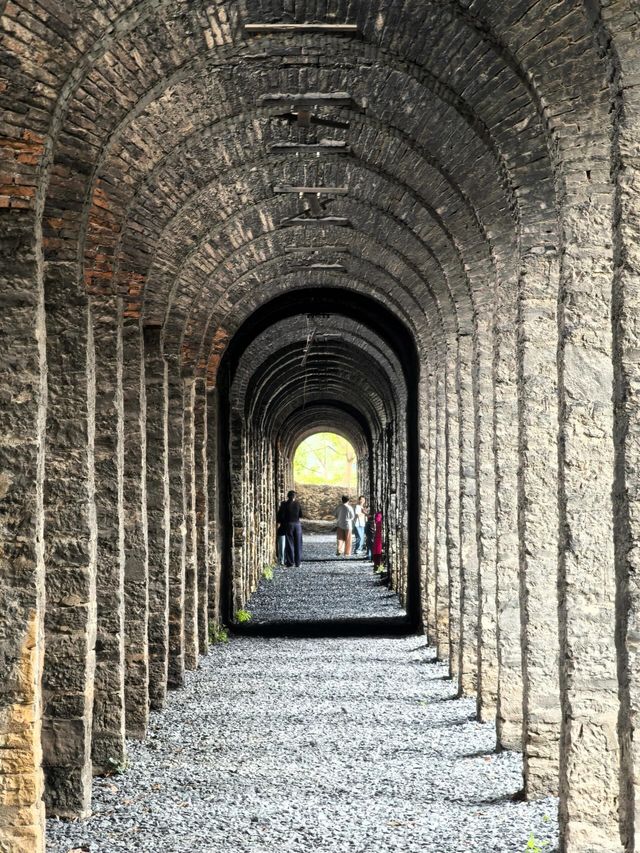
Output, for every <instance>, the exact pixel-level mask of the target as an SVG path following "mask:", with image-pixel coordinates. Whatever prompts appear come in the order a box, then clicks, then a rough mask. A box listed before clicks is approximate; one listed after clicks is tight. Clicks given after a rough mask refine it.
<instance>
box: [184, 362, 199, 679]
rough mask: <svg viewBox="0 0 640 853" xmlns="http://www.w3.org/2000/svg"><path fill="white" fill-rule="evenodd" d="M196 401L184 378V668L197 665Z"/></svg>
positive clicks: (192, 382)
mask: <svg viewBox="0 0 640 853" xmlns="http://www.w3.org/2000/svg"><path fill="white" fill-rule="evenodd" d="M195 399H196V383H195V380H194V378H193V377H192V376H187V377H185V379H184V444H183V458H184V484H185V496H186V500H185V526H186V542H185V573H184V665H185V668H186V669H197V666H198V565H197V553H198V546H197V534H196V482H195V421H194V416H195V411H194V410H195Z"/></svg>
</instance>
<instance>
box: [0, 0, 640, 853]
mask: <svg viewBox="0 0 640 853" xmlns="http://www.w3.org/2000/svg"><path fill="white" fill-rule="evenodd" d="M107 7H108V10H107ZM506 7H508V8H506ZM505 8H506V11H505ZM341 16H342V17H344V16H346V18H347V23H351V24H354V25H356V27H357V29H358V31H359V32H358V34H357V37H352V36H351V35H350V34H349V33H346V34H345V33H344V32H339V31H336V29H335V28H333V29H331V30H326V29H323V28H322V22H323V21H324V22H325V23H326V21H327V20H330V21H331V22H332V23H334V24H335V23H336V20H338V19H340V17H341ZM251 20H254V22H256V21H257V22H262V23H263V24H269V23H275V24H277V23H282V22H283V21H285V22H286V23H287V24H289V25H295V24H296V23H297V24H303V23H308V22H309V21H316V22H317V23H316V26H315V28H313V31H309V28H302V29H300V28H296V26H293V28H292V27H291V26H289V27H288V28H287V29H286V31H285V32H282V31H279V32H269V33H266V34H265V33H264V32H263V33H258V34H254V33H252V32H250V31H247V30H245V29H244V28H243V23H247V22H251ZM338 22H339V20H338ZM0 26H1V28H2V38H3V45H4V50H3V52H2V55H1V56H0V65H1V68H0V80H1V81H2V82H1V83H0V105H1V107H2V115H3V121H2V131H1V135H0V158H1V172H2V180H1V181H0V308H1V309H2V310H1V311H0V352H1V356H0V383H1V384H0V526H1V530H2V537H1V538H2V543H1V547H0V605H1V606H0V620H1V625H0V738H1V740H0V744H1V746H2V752H3V763H2V767H1V768H0V777H1V778H0V849H2V850H3V851H4V850H8V851H10V853H32V851H42V850H43V849H44V834H43V825H44V824H43V820H44V809H43V792H44V802H46V806H47V808H48V810H49V813H50V814H59V815H62V816H65V817H79V816H82V815H84V814H86V813H87V812H88V810H89V809H90V793H91V778H92V773H93V772H94V771H95V772H105V771H107V770H108V769H109V767H110V766H111V764H116V765H117V764H119V763H121V762H122V761H124V758H125V742H124V733H125V731H127V732H128V733H129V734H131V735H133V736H136V737H144V735H145V732H146V727H147V721H148V713H149V708H150V707H154V708H160V707H161V706H162V704H163V703H164V701H165V697H166V691H167V688H168V687H174V688H176V687H179V686H180V685H181V684H182V683H183V682H184V677H185V670H186V669H189V668H194V667H196V666H197V665H198V660H199V654H200V653H201V652H204V651H206V646H207V644H206V632H207V627H208V622H209V619H210V618H211V614H213V619H214V620H215V621H219V620H223V619H228V618H229V617H230V616H232V615H233V612H232V611H233V610H234V607H238V606H240V605H241V604H243V603H245V602H246V600H247V597H248V595H249V594H250V592H251V590H252V589H254V588H255V585H256V583H257V582H258V580H259V577H260V573H261V571H262V568H263V567H264V565H265V564H266V563H268V562H271V561H272V559H273V554H274V539H273V536H274V524H273V520H274V514H275V509H276V496H280V495H282V494H283V492H286V490H287V488H289V487H291V485H292V470H291V466H290V463H291V457H292V450H293V448H294V446H295V443H296V441H299V440H300V438H301V437H302V436H303V435H305V434H308V431H309V430H312V429H316V430H317V429H321V428H327V427H335V428H336V429H340V430H342V432H343V433H344V434H345V436H346V437H348V438H349V440H351V441H352V444H353V445H354V447H356V451H357V453H358V462H359V471H360V472H361V483H360V486H359V490H363V491H366V492H368V493H371V494H372V495H373V496H374V498H375V501H376V503H378V502H380V503H381V505H382V506H383V508H384V517H385V539H386V545H387V549H386V550H387V556H388V559H389V568H390V573H391V583H392V586H393V588H394V589H395V590H396V591H397V592H398V593H399V595H400V596H401V597H402V598H403V600H406V601H411V595H410V594H409V592H410V585H411V583H412V574H411V571H410V567H411V565H413V563H415V564H417V565H419V566H420V567H421V568H420V571H421V576H420V578H419V580H420V588H421V592H422V595H421V598H420V602H421V606H422V611H421V615H422V621H423V623H424V625H425V626H426V630H427V633H428V639H429V641H430V642H431V643H432V644H433V645H434V646H435V647H436V648H437V652H438V655H439V656H440V657H441V658H442V660H443V661H446V662H447V663H448V666H449V672H450V674H451V677H452V678H453V679H454V680H455V684H456V687H457V689H458V690H459V691H460V692H466V693H473V692H475V691H477V693H478V713H479V716H480V717H481V718H482V719H483V720H487V721H489V720H493V719H496V718H497V723H498V745H499V746H500V747H509V748H512V749H521V750H522V751H523V758H524V778H523V785H524V792H525V795H526V796H527V797H537V796H545V795H547V794H549V793H556V792H557V793H558V794H559V796H560V801H561V830H562V850H563V853H585V851H589V853H620V851H622V850H624V851H625V853H632V851H634V850H635V849H636V848H637V847H638V841H637V838H638V837H639V834H640V817H639V815H638V810H637V809H636V808H635V804H636V802H637V801H638V800H639V798H640V791H639V790H638V788H639V785H640V783H639V782H638V780H639V779H640V747H639V746H638V744H639V743H640V738H639V737H638V736H637V735H638V733H637V731H636V729H637V720H638V719H639V718H640V716H639V715H640V664H639V660H640V658H639V656H638V650H637V637H638V625H639V624H640V591H639V585H638V580H637V578H638V574H639V572H638V563H639V559H638V553H640V511H639V508H638V507H639V504H640V490H639V489H638V470H639V468H640V427H639V424H640V392H639V390H638V389H639V388H640V375H639V374H640V371H639V368H638V364H639V363H640V359H639V358H638V352H639V351H640V331H639V328H638V316H639V300H638V292H639V287H638V282H639V280H640V258H639V255H638V245H640V226H639V222H640V215H639V210H640V189H639V188H640V181H639V180H638V172H639V167H638V163H639V156H640V149H639V146H638V138H639V128H640V94H639V87H638V80H639V79H640V48H639V47H638V45H640V31H639V25H638V15H637V2H635V0H607V2H606V3H605V2H603V0H589V2H578V0H566V2H563V3H558V2H555V0H539V2H533V0H513V1H512V2H510V3H509V4H505V3H504V2H498V0H476V2H473V3H468V2H464V3H463V2H450V3H446V4H443V3H438V2H435V1H434V0H433V1H432V0H426V2H425V1H424V0H406V1H405V2H403V3H396V4H393V3H388V2H383V0H367V2H364V0H354V2H353V3H349V4H345V3H342V4H340V3H333V4H331V3H327V2H313V3H311V2H310V0H300V2H296V3H290V2H281V0H275V2H273V3H269V4H260V3H257V2H255V0H247V2H246V3H244V4H237V3H235V4H234V3H231V2H227V0H220V2H217V3H215V4H212V3H205V2H204V0H194V2H189V3H178V2H173V0H167V2H141V3H134V4H131V3H126V2H122V3H113V4H105V3H103V2H97V0H82V2H80V0H64V2H63V0H47V2H46V3H35V4H34V3H30V2H26V0H14V2H11V3H3V4H2V16H1V24H0ZM451 45H453V46H454V48H453V49H452V48H451V47H450V46H451ZM460 45H463V46H464V49H458V47H459V46H460ZM338 91H339V92H340V93H342V94H343V95H344V97H341V98H340V102H341V103H340V105H336V104H335V103H333V102H330V103H329V104H327V102H326V101H325V102H323V101H322V97H321V98H319V99H316V101H317V103H316V101H314V105H313V110H312V112H313V116H311V115H309V110H308V106H309V104H308V100H309V98H308V96H309V93H315V95H318V94H320V95H321V96H322V95H323V93H325V94H330V93H332V92H333V93H336V92H338ZM283 92H284V93H289V94H291V96H292V97H291V98H289V94H288V95H287V99H286V104H285V105H284V106H283V105H282V104H279V105H278V106H277V107H274V108H273V109H272V108H271V106H270V105H269V96H270V95H274V94H276V95H277V93H283ZM296 97H298V98H299V101H298V106H297V107H296ZM305 98H306V100H305ZM291 101H293V102H294V103H293V104H292V103H291ZM300 104H302V105H303V106H304V105H306V108H305V109H303V108H302V107H301V106H300ZM285 107H286V112H285ZM296 109H297V112H296ZM338 112H339V113H340V120H339V121H337V120H336V114H337V113H338ZM329 113H330V116H331V121H330V122H329V125H330V126H329V127H327V122H326V121H323V119H326V118H328V117H329ZM275 115H277V116H278V118H277V120H274V116H275ZM283 116H284V117H283ZM312 119H313V120H312ZM318 121H320V125H318ZM291 124H293V125H294V128H293V131H292V129H291V127H290V125H291ZM319 126H321V127H322V128H323V130H322V133H323V134H326V135H327V136H328V137H330V141H331V145H330V146H327V145H326V141H325V139H324V137H323V136H319V135H318V127H319ZM283 141H286V142H289V143H293V144H294V145H295V146H297V147H296V154H298V155H299V156H290V154H291V153H293V152H289V151H287V150H286V149H285V150H284V151H283V150H282V148H280V149H278V144H279V143H282V142H283ZM341 144H342V145H343V146H344V148H341ZM274 146H275V147H274ZM339 149H340V150H343V151H348V153H349V156H348V157H339V156H335V155H336V152H337V151H338V150H339ZM316 155H319V156H316ZM311 181H314V182H315V183H314V184H310V182H311ZM310 185H311V186H315V187H319V188H320V189H322V188H323V187H324V188H325V189H326V188H328V187H340V188H342V189H341V191H340V193H333V194H328V193H322V192H320V193H319V194H320V195H321V196H322V195H326V198H322V199H320V200H318V199H317V193H315V192H312V193H304V192H302V193H301V192H300V191H299V188H300V187H303V188H304V187H305V186H306V187H307V188H308V187H309V186H310ZM276 187H278V188H279V189H278V191H274V188H276ZM296 188H298V191H296ZM280 190H283V191H280ZM289 190H292V191H289ZM305 196H306V197H305ZM311 196H314V197H315V198H310V197H311ZM318 205H320V212H319V210H318ZM316 220H318V221H316ZM319 225H321V226H322V227H319ZM369 303H371V304H369ZM372 306H373V307H372ZM256 318H258V319H259V320H260V322H258V321H257V319H256ZM418 385H419V389H420V397H419V407H413V408H412V406H413V402H414V392H415V387H414V386H418ZM214 398H215V399H214ZM414 421H415V422H414ZM212 425H213V428H212ZM414 430H415V433H416V434H417V435H418V436H419V446H417V447H414V446H413V444H412V440H413V436H414ZM415 482H419V483H420V495H419V497H416V498H415V500H414V501H413V503H414V504H416V503H419V506H417V507H415V508H416V510H417V511H419V512H420V513H421V515H420V524H419V525H418V526H419V530H418V531H416V529H415V520H413V521H412V520H411V516H410V511H411V509H412V506H411V503H412V502H411V501H409V500H408V496H409V495H410V486H411V485H412V484H413V483H415ZM303 499H304V498H303ZM338 499H339V494H334V495H332V497H331V499H330V503H331V504H333V503H337V500H338ZM307 501H308V502H309V503H312V504H313V506H314V509H312V510H311V512H312V513H313V514H315V513H318V514H323V513H324V511H325V509H326V515H329V514H330V513H331V512H332V509H333V507H327V506H326V505H325V507H324V508H322V509H320V508H318V509H315V499H312V497H311V496H309V497H308V498H307ZM412 524H413V525H414V526H412ZM410 535H413V536H414V537H416V538H414V540H413V545H414V551H413V552H412V553H410V552H409V542H410V541H412V540H411V539H410ZM416 551H417V552H419V553H415V552H416ZM412 561H413V562H412ZM227 601H232V602H233V606H229V607H226V602H227ZM223 602H224V603H225V604H224V606H223ZM225 608H226V609H225Z"/></svg>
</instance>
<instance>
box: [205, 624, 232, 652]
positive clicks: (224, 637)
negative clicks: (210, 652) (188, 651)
mask: <svg viewBox="0 0 640 853" xmlns="http://www.w3.org/2000/svg"><path fill="white" fill-rule="evenodd" d="M209 642H210V643H211V645H212V646H215V644H216V643H228V642H229V632H228V631H227V629H226V628H225V627H224V625H216V624H215V622H210V623H209Z"/></svg>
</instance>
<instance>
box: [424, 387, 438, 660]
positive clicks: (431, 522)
mask: <svg viewBox="0 0 640 853" xmlns="http://www.w3.org/2000/svg"><path fill="white" fill-rule="evenodd" d="M427 403H428V406H429V417H428V421H427V426H428V434H427V452H428V468H427V470H428V483H427V488H428V501H429V503H428V514H427V527H426V538H427V541H426V551H427V557H426V560H427V612H426V614H425V625H426V629H427V638H428V640H429V644H430V645H435V644H436V564H435V553H436V547H435V545H436V464H437V460H436V382H435V376H434V374H431V375H430V376H429V393H428V396H427Z"/></svg>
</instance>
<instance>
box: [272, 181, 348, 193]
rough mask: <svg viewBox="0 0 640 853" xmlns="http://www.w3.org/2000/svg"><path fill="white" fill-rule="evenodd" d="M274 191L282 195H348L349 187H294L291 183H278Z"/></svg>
mask: <svg viewBox="0 0 640 853" xmlns="http://www.w3.org/2000/svg"><path fill="white" fill-rule="evenodd" d="M273 191H274V193H276V194H278V195H281V194H282V193H296V195H308V194H309V193H313V195H347V193H348V192H349V187H294V186H291V184H281V185H276V186H275V187H274V188H273Z"/></svg>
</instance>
